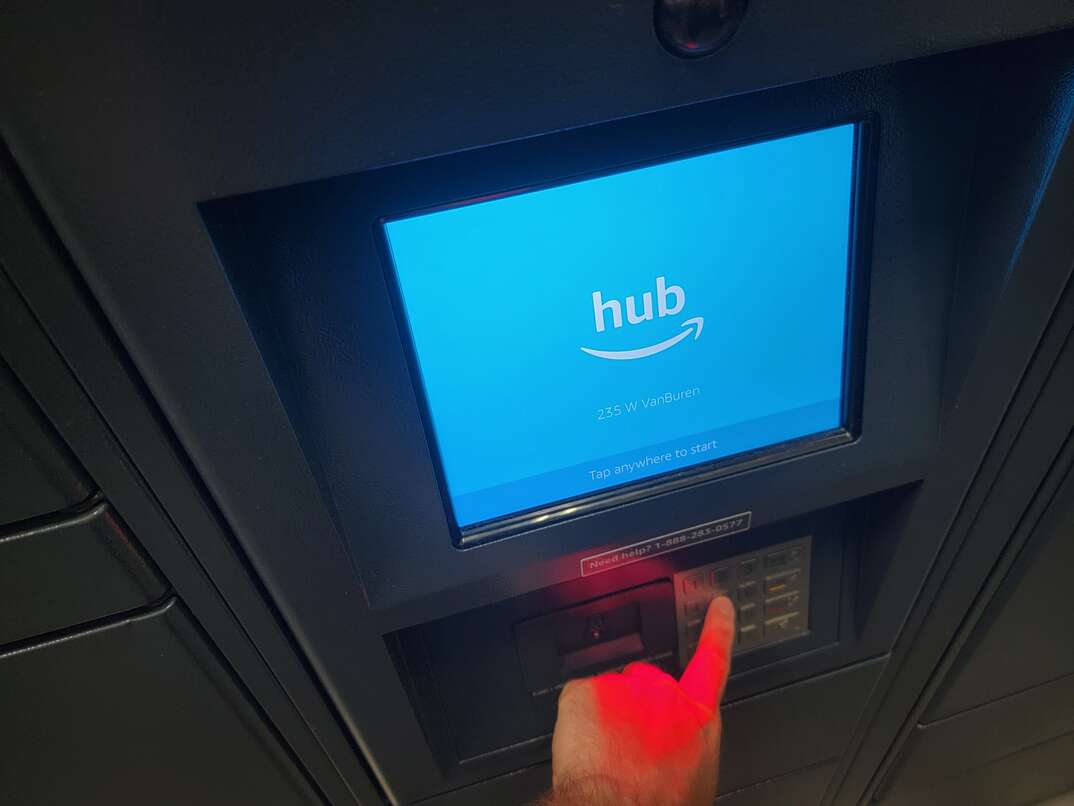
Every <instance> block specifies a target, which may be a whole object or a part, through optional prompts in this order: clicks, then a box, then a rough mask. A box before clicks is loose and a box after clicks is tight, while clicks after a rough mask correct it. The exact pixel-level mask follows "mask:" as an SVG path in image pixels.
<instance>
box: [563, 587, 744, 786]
mask: <svg viewBox="0 0 1074 806" xmlns="http://www.w3.org/2000/svg"><path fill="white" fill-rule="evenodd" d="M734 630H735V611H734V606H733V605H732V604H731V601H730V600H729V599H728V598H727V597H724V596H721V597H719V598H717V599H714V600H713V601H712V603H711V604H710V605H709V609H708V612H707V613H706V616H705V624H704V626H703V628H702V630H701V638H700V640H699V641H698V645H697V651H696V652H695V653H694V657H693V658H692V659H691V660H690V663H689V664H688V665H687V667H686V671H684V672H683V675H682V678H681V679H680V680H678V681H676V680H675V678H674V677H672V676H671V675H669V674H667V673H665V672H662V671H660V670H659V669H657V668H656V667H655V666H651V665H649V664H646V663H632V664H630V665H629V666H627V667H626V669H624V670H623V671H622V672H621V673H608V674H602V675H598V676H597V677H591V678H588V679H585V680H572V681H571V682H569V683H568V684H567V685H566V686H565V687H564V689H563V691H562V692H561V693H560V696H559V716H558V719H557V720H556V728H555V732H554V734H553V736H552V785H553V791H552V794H551V796H550V797H549V799H548V800H546V801H545V803H546V804H548V805H549V806H553V805H554V806H570V804H575V803H579V804H581V803H585V804H592V806H604V804H634V805H635V806H655V805H656V804H689V805H690V806H693V804H698V806H702V805H703V806H711V804H712V802H713V800H714V799H715V798H716V780H717V776H718V773H719V757H720V737H721V732H722V727H721V722H720V711H719V703H720V700H721V698H722V697H723V691H724V686H725V684H726V682H727V674H728V672H729V670H730V661H731V642H732V638H733V636H734Z"/></svg>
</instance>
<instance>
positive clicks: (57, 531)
mask: <svg viewBox="0 0 1074 806" xmlns="http://www.w3.org/2000/svg"><path fill="white" fill-rule="evenodd" d="M166 590H167V587H166V583H165V581H164V580H163V579H162V578H161V577H160V574H159V572H158V571H157V569H156V568H155V567H154V565H153V563H152V561H151V560H149V559H148V558H147V557H146V556H145V554H144V553H143V552H142V549H141V547H140V546H139V545H138V541H137V540H135V539H134V537H133V535H131V534H130V532H129V531H128V530H127V527H126V526H125V525H124V524H123V522H122V521H121V520H119V518H118V517H116V514H115V512H114V511H113V510H112V508H111V507H110V506H109V505H108V504H107V503H105V502H103V501H99V502H95V503H94V504H92V505H91V506H89V507H87V508H86V509H85V510H84V511H81V512H73V513H65V514H64V515H63V516H62V517H60V518H52V519H49V520H46V521H43V522H36V523H34V524H32V525H30V524H27V525H25V526H23V527H20V528H18V529H15V530H2V531H0V644H6V643H8V642H10V641H18V640H22V639H24V638H29V637H31V636H34V635H40V634H42V633H46V632H51V631H53V630H58V629H61V628H64V627H72V626H74V625H76V624H81V623H83V622H87V621H93V620H95V619H98V618H103V617H104V616H111V615H113V614H115V613H121V612H123V611H124V610H133V609H134V608H136V607H142V606H144V605H147V604H149V603H150V602H153V601H156V600H158V599H160V598H161V597H162V596H164V593H165V591H166Z"/></svg>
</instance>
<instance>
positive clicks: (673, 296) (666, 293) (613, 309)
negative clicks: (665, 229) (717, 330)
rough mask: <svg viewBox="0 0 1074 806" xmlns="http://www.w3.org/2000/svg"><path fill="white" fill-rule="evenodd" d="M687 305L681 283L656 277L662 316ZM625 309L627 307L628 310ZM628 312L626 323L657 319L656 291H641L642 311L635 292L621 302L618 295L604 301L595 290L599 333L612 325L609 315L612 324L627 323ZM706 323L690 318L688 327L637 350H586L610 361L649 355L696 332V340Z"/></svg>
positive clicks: (595, 314) (657, 296)
mask: <svg viewBox="0 0 1074 806" xmlns="http://www.w3.org/2000/svg"><path fill="white" fill-rule="evenodd" d="M685 305H686V291H684V290H683V287H682V286H681V285H672V286H669V285H667V282H666V281H665V279H664V278H663V277H657V278H656V315H657V317H658V318H661V319H662V318H664V317H665V316H675V315H676V314H677V313H679V312H680V311H681V310H682V309H683V307H684V306H685ZM624 309H625V311H624ZM624 312H625V313H626V324H628V325H640V324H641V323H642V322H649V321H651V320H652V319H653V292H651V291H646V292H645V293H644V294H642V295H641V311H640V312H639V311H638V301H637V298H636V297H635V296H634V295H631V296H629V297H627V298H626V300H625V303H623V304H621V303H620V302H619V300H617V299H610V300H608V301H607V302H605V301H604V298H603V296H602V295H601V293H600V292H599V291H594V292H593V319H594V323H595V325H596V328H597V333H603V332H604V331H605V330H607V329H608V318H609V317H611V325H612V328H613V329H615V328H621V327H623V314H624ZM704 326H705V320H704V319H703V318H702V317H700V316H695V317H693V318H692V319H687V320H686V321H685V322H683V323H682V327H684V328H686V329H685V330H683V331H681V332H680V333H678V334H676V335H674V336H672V337H671V338H670V339H664V341H660V342H657V343H656V344H650V345H648V346H647V347H639V348H637V349H635V350H596V349H593V348H592V347H582V348H581V350H582V352H583V353H588V354H589V355H592V356H596V357H597V358H606V359H608V360H609V361H633V360H634V359H636V358H647V357H648V356H650V355H656V354H657V353H662V352H664V350H669V349H671V348H672V347H674V346H675V345H676V344H678V343H679V342H680V341H682V340H683V339H686V338H687V337H689V336H690V335H691V334H693V337H694V341H697V339H699V338H700V337H701V329H702V328H703V327H704Z"/></svg>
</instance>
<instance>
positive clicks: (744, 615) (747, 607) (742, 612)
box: [738, 604, 761, 624]
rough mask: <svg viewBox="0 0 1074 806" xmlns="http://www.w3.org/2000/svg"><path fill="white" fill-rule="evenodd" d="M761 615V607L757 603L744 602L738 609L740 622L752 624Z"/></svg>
mask: <svg viewBox="0 0 1074 806" xmlns="http://www.w3.org/2000/svg"><path fill="white" fill-rule="evenodd" d="M760 615H761V608H759V607H758V606H757V605H755V604H744V605H742V606H741V607H740V608H739V609H738V623H739V624H752V623H753V622H755V621H757V619H758V617H759V616H760Z"/></svg>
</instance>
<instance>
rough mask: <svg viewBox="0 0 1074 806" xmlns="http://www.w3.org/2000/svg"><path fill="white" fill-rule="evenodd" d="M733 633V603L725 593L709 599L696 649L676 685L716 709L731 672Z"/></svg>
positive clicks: (690, 695) (693, 697) (695, 698)
mask: <svg viewBox="0 0 1074 806" xmlns="http://www.w3.org/2000/svg"><path fill="white" fill-rule="evenodd" d="M734 636H735V606H734V605H733V604H731V600H730V599H728V598H727V597H726V596H718V597H717V598H715V599H713V600H712V601H711V602H709V609H708V612H707V613H706V614H705V624H704V626H703V627H702V628H701V638H700V639H698V642H697V650H696V651H695V652H694V656H693V658H691V659H690V662H689V663H688V664H687V665H686V671H684V672H683V673H682V679H681V680H680V681H679V685H681V686H682V689H683V691H685V692H686V694H687V695H688V696H689V697H690V698H692V699H694V700H697V701H698V702H700V703H701V704H702V705H705V706H706V707H708V708H710V709H712V710H716V706H717V705H719V703H720V700H721V699H723V690H724V687H725V686H726V685H727V675H728V673H729V672H730V671H731V643H732V640H733V639H734Z"/></svg>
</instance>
